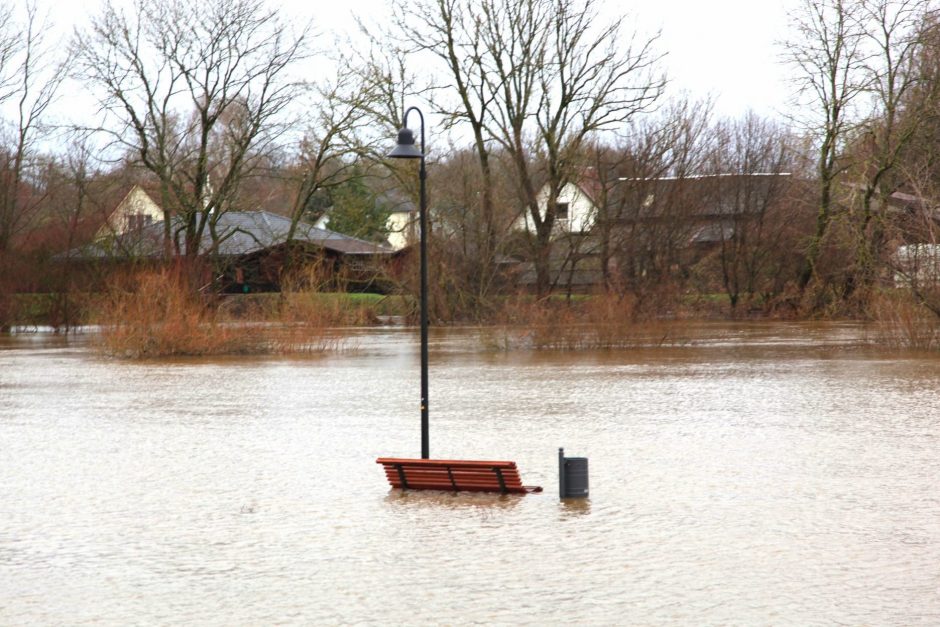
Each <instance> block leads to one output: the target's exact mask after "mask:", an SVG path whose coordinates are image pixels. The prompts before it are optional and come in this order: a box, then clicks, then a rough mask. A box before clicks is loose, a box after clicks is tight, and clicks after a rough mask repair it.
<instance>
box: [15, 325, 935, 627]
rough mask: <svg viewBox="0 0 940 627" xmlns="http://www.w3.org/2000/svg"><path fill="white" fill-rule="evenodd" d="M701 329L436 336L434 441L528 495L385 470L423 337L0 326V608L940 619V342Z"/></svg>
mask: <svg viewBox="0 0 940 627" xmlns="http://www.w3.org/2000/svg"><path fill="white" fill-rule="evenodd" d="M684 333H685V334H686V335H687V336H688V337H687V341H684V342H681V343H680V344H679V345H676V346H665V347H657V348H644V349H636V350H618V351H585V352H528V351H516V352H495V351H486V350H484V349H483V348H482V347H483V346H484V345H485V344H484V343H481V342H480V341H479V340H478V339H477V337H476V334H475V333H474V332H472V331H460V330H451V331H443V332H440V331H439V332H436V333H434V334H432V345H431V406H430V415H431V442H430V443H431V455H432V457H439V458H468V459H487V458H490V459H512V460H515V461H516V462H517V463H518V464H519V467H520V469H521V471H522V475H523V479H524V481H525V482H526V483H529V484H537V485H542V486H544V487H545V492H544V493H542V494H536V495H528V496H524V497H518V496H512V497H501V496H492V495H459V496H456V495H452V494H445V493H408V494H401V493H398V492H396V491H391V490H389V488H388V487H387V485H386V484H385V478H384V475H383V473H382V470H381V468H380V467H379V466H378V465H376V464H375V458H376V457H379V456H403V457H416V456H418V454H419V445H420V439H419V435H420V434H419V413H418V363H417V362H418V350H417V336H416V333H415V332H414V331H413V330H408V329H379V330H368V331H363V332H360V333H359V334H358V335H357V336H356V337H355V338H354V339H353V340H352V341H351V343H350V348H349V350H347V351H344V352H340V353H334V354H330V355H326V356H321V357H305V358H302V359H291V358H266V359H258V358H232V359H214V360H177V361H172V362H169V361H151V362H123V361H115V360H110V359H106V358H102V357H99V356H98V355H96V354H95V353H94V352H92V351H91V350H89V349H88V347H87V338H83V337H79V338H77V339H73V340H69V341H65V340H62V339H59V338H55V337H54V336H50V335H45V334H33V335H19V336H14V337H6V338H0V624H3V625H21V624H22V625H27V624H28V625H33V624H50V625H51V624H70V625H84V624H96V625H127V624H148V625H152V624H201V625H267V624H275V623H276V624H346V623H365V624H424V623H432V624H436V623H444V624H466V623H473V622H477V623H487V624H489V623H503V624H505V623H530V624H563V623H580V624H650V625H707V624H742V625H760V624H793V625H815V624H819V625H832V624H851V625H861V624H866V625H917V624H921V625H928V624H931V625H935V624H940V487H938V477H940V356H937V355H929V354H918V353H904V352H886V351H883V350H880V349H876V348H872V347H869V346H866V345H865V344H864V343H863V342H862V341H861V340H862V339H863V332H862V331H861V330H860V329H859V328H857V327H854V326H850V325H848V326H847V325H808V324H756V325H746V326H734V325H728V324H715V325H699V326H695V327H692V328H689V329H688V330H686V331H685V332H684ZM560 446H563V447H565V449H566V451H567V453H568V454H569V455H574V456H585V457H588V458H589V459H590V471H591V476H590V480H591V498H590V500H589V501H587V502H580V503H579V502H568V503H565V502H559V500H558V497H557V468H556V464H557V457H556V455H557V450H558V447H560Z"/></svg>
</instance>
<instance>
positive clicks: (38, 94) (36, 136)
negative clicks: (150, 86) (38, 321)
mask: <svg viewBox="0 0 940 627" xmlns="http://www.w3.org/2000/svg"><path fill="white" fill-rule="evenodd" d="M50 26H51V24H50V22H48V21H47V20H45V19H43V18H42V17H41V16H40V15H39V12H38V9H37V7H36V4H35V3H32V2H31V3H28V4H27V5H26V8H25V18H24V22H23V23H22V24H20V23H19V22H18V21H17V20H16V19H15V16H14V15H13V14H12V11H11V9H10V8H9V7H6V8H5V9H4V10H3V11H2V12H0V103H4V102H6V103H9V102H11V101H12V104H13V107H12V110H13V119H11V120H3V123H2V129H0V142H2V143H0V256H2V255H3V254H5V253H7V252H8V251H9V250H10V247H11V246H12V244H13V241H14V238H15V237H16V236H17V235H18V234H20V233H22V232H23V231H24V230H25V229H26V228H27V227H28V226H29V225H30V224H31V223H32V221H33V220H34V219H35V218H36V217H37V208H38V206H39V204H40V201H41V200H42V197H43V195H44V192H43V189H42V185H39V184H36V183H37V181H38V178H37V176H38V171H39V172H41V170H42V168H43V167H44V163H45V162H44V160H43V159H41V158H38V157H39V156H40V155H39V154H38V149H37V143H38V142H39V141H40V140H41V139H42V138H43V136H44V135H45V133H46V132H47V131H48V130H49V127H48V126H47V125H45V124H44V121H43V117H44V116H45V114H46V112H47V109H48V108H49V106H50V105H51V104H52V103H53V101H54V100H55V97H56V95H57V93H58V89H59V87H60V85H61V83H62V80H63V78H64V77H65V76H66V73H67V67H68V63H69V58H68V56H63V55H62V54H60V53H59V50H58V49H57V48H56V47H55V45H54V42H52V41H50V37H51V33H50Z"/></svg>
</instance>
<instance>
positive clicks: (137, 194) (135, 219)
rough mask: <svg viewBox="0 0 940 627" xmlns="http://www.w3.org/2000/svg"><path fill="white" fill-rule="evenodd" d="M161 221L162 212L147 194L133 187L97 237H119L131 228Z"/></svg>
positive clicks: (137, 187)
mask: <svg viewBox="0 0 940 627" xmlns="http://www.w3.org/2000/svg"><path fill="white" fill-rule="evenodd" d="M162 220H163V210H162V209H160V207H159V206H158V205H157V203H155V202H154V201H153V199H151V198H150V196H148V195H147V192H145V191H144V190H143V189H141V188H140V187H139V186H137V185H135V186H134V187H132V188H131V191H129V192H128V193H127V196H125V197H124V200H122V201H121V202H120V203H119V204H118V206H117V207H116V208H115V209H114V212H113V213H112V214H111V215H110V216H109V217H108V221H107V222H106V223H105V225H104V226H102V227H101V229H100V230H99V231H98V234H97V236H98V237H106V236H108V235H120V234H122V233H126V232H128V231H129V230H131V229H133V228H139V227H142V226H145V225H146V224H148V223H153V222H161V221H162Z"/></svg>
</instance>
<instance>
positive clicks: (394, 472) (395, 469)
mask: <svg viewBox="0 0 940 627" xmlns="http://www.w3.org/2000/svg"><path fill="white" fill-rule="evenodd" d="M376 463H379V464H382V466H383V467H384V468H385V476H386V477H387V478H388V482H389V483H390V484H391V486H392V487H393V488H401V489H404V490H453V491H469V492H502V493H504V494H505V493H515V494H524V493H526V492H529V491H531V490H528V489H526V487H525V486H523V485H522V478H521V477H520V476H519V470H518V469H517V468H516V463H515V462H506V461H479V460H446V459H402V458H395V457H380V458H379V459H377V460H376Z"/></svg>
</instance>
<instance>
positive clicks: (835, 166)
mask: <svg viewBox="0 0 940 627" xmlns="http://www.w3.org/2000/svg"><path fill="white" fill-rule="evenodd" d="M853 4H854V2H853V1H852V0H801V3H800V7H799V9H798V10H797V12H796V13H794V14H793V15H792V16H791V20H792V27H793V35H792V39H790V40H789V41H787V42H785V44H784V51H785V58H786V59H787V60H788V61H789V62H790V63H791V64H792V65H793V66H794V67H795V69H796V70H797V72H798V77H797V80H798V84H799V88H800V98H801V100H802V101H803V102H804V103H805V104H806V105H807V106H806V107H804V108H803V109H802V110H803V111H806V112H807V113H806V116H805V117H804V118H803V119H801V120H799V122H800V123H801V124H802V125H804V127H805V128H806V129H807V130H808V131H809V133H810V134H811V135H812V136H813V137H814V138H815V143H816V146H815V151H816V159H815V161H816V177H817V185H818V196H819V197H818V211H817V214H816V226H815V228H814V231H813V234H812V236H811V237H810V240H809V242H808V244H807V246H806V253H805V259H804V263H803V269H802V270H801V272H800V277H799V286H800V289H801V290H805V289H806V287H807V286H808V285H809V283H810V281H811V280H812V279H813V277H814V276H815V273H816V264H817V262H818V260H819V255H820V251H821V248H822V244H823V241H824V239H825V238H826V235H827V234H828V231H829V226H830V224H831V222H832V218H833V213H834V211H835V198H834V196H835V187H836V182H837V179H838V177H839V176H840V175H841V174H842V173H843V172H844V170H845V168H846V167H847V165H846V163H845V160H844V159H843V153H844V147H845V144H846V141H847V136H848V133H849V131H850V130H851V129H852V128H853V125H854V123H855V121H856V119H855V118H854V116H853V106H854V105H855V103H856V99H857V98H858V96H859V95H860V94H861V93H862V91H863V90H864V87H865V85H864V82H863V79H862V76H861V74H862V70H863V67H864V63H865V61H866V59H865V54H864V50H863V45H862V44H863V35H864V33H863V31H862V30H861V29H860V26H859V23H858V21H857V20H855V19H853V17H852V15H851V7H852V5H853Z"/></svg>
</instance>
